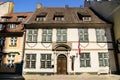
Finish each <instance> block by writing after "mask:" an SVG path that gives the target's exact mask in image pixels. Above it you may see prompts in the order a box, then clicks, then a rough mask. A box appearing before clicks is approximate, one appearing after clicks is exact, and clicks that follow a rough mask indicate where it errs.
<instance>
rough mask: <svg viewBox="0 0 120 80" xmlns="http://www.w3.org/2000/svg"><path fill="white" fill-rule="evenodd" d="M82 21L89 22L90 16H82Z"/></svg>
mask: <svg viewBox="0 0 120 80" xmlns="http://www.w3.org/2000/svg"><path fill="white" fill-rule="evenodd" d="M83 21H91V17H90V16H84V17H83Z"/></svg>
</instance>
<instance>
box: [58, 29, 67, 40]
mask: <svg viewBox="0 0 120 80" xmlns="http://www.w3.org/2000/svg"><path fill="white" fill-rule="evenodd" d="M57 42H67V29H57Z"/></svg>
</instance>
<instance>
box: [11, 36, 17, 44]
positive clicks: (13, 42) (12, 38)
mask: <svg viewBox="0 0 120 80" xmlns="http://www.w3.org/2000/svg"><path fill="white" fill-rule="evenodd" d="M17 39H18V37H10V46H17Z"/></svg>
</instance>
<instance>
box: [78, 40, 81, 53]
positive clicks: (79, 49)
mask: <svg viewBox="0 0 120 80" xmlns="http://www.w3.org/2000/svg"><path fill="white" fill-rule="evenodd" d="M80 53H81V48H80V41H78V54H79V55H80Z"/></svg>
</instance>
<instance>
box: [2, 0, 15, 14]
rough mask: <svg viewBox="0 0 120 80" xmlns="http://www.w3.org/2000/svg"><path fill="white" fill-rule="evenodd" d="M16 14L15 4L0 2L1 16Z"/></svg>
mask: <svg viewBox="0 0 120 80" xmlns="http://www.w3.org/2000/svg"><path fill="white" fill-rule="evenodd" d="M13 12H14V3H13V2H11V1H7V2H0V16H2V15H4V14H8V13H13Z"/></svg>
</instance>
